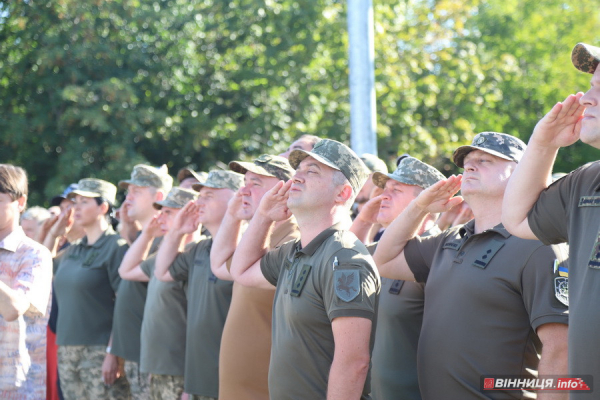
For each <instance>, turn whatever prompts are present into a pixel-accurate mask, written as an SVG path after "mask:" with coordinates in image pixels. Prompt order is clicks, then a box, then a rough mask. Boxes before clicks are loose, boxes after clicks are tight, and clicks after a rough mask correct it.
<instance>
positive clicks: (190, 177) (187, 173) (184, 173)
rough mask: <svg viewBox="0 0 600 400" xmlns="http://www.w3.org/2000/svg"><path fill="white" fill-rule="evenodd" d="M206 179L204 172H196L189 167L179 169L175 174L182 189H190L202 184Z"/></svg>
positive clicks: (206, 175)
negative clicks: (196, 184)
mask: <svg viewBox="0 0 600 400" xmlns="http://www.w3.org/2000/svg"><path fill="white" fill-rule="evenodd" d="M207 177H208V174H207V173H206V172H196V171H194V170H193V169H191V168H190V167H185V168H181V169H180V170H179V172H178V173H177V181H178V182H179V187H180V188H182V189H191V188H192V186H193V185H194V184H195V183H202V182H204V181H205V180H206V178H207Z"/></svg>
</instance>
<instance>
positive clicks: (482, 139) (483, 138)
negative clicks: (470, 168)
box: [473, 136, 485, 146]
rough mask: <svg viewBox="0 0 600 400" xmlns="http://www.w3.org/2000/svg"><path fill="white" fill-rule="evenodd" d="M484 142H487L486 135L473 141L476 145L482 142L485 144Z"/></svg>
mask: <svg viewBox="0 0 600 400" xmlns="http://www.w3.org/2000/svg"><path fill="white" fill-rule="evenodd" d="M483 142H485V136H479V137H478V138H477V140H475V141H474V142H473V144H474V145H475V146H479V145H480V144H483Z"/></svg>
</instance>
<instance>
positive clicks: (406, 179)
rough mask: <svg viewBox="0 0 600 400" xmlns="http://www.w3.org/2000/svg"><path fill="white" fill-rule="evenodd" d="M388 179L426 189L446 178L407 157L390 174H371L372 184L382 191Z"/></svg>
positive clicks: (429, 166) (427, 165)
mask: <svg viewBox="0 0 600 400" xmlns="http://www.w3.org/2000/svg"><path fill="white" fill-rule="evenodd" d="M390 179H393V180H395V181H398V182H400V183H405V184H407V185H415V186H419V187H421V188H423V189H427V188H428V187H429V186H431V185H433V184H435V183H437V182H439V181H440V180H442V179H446V177H445V176H444V175H442V173H441V172H440V171H438V170H437V169H435V168H434V167H432V166H431V165H429V164H425V163H424V162H422V161H419V160H417V159H416V158H414V157H410V156H408V157H404V158H403V159H402V160H401V161H400V164H399V165H398V168H396V170H395V171H394V172H392V173H391V174H382V173H381V172H375V173H374V174H373V183H374V184H375V185H377V186H378V187H380V188H382V189H384V188H385V183H386V182H387V181H388V180H390Z"/></svg>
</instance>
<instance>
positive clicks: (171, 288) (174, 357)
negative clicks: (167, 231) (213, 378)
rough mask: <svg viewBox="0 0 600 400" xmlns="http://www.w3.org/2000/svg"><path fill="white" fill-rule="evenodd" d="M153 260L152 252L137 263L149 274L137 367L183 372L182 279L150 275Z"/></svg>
mask: <svg viewBox="0 0 600 400" xmlns="http://www.w3.org/2000/svg"><path fill="white" fill-rule="evenodd" d="M188 246H189V245H188ZM155 262H156V254H154V255H152V256H150V257H148V258H147V259H146V260H145V261H144V262H142V264H141V265H140V268H141V269H142V271H144V273H145V274H146V276H148V277H149V278H150V281H149V282H148V295H147V296H146V306H145V308H144V320H143V321H142V336H141V354H140V370H141V371H142V372H144V373H149V374H158V375H177V376H183V373H184V365H185V330H186V325H187V324H186V320H187V317H186V314H187V297H186V295H185V292H184V289H183V282H163V281H161V280H160V279H157V278H156V277H155V276H154V268H155Z"/></svg>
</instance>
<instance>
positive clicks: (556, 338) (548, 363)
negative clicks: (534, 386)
mask: <svg viewBox="0 0 600 400" xmlns="http://www.w3.org/2000/svg"><path fill="white" fill-rule="evenodd" d="M567 331H568V326H567V325H565V324H559V323H549V324H544V325H542V326H540V327H539V328H538V329H537V334H538V336H539V338H540V340H541V341H542V346H543V347H542V355H541V358H540V363H539V365H538V374H539V376H544V375H567V373H568V362H567V354H568V348H567ZM568 398H569V394H568V393H551V392H539V394H538V399H539V400H550V399H554V400H559V399H561V400H567V399H568Z"/></svg>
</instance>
